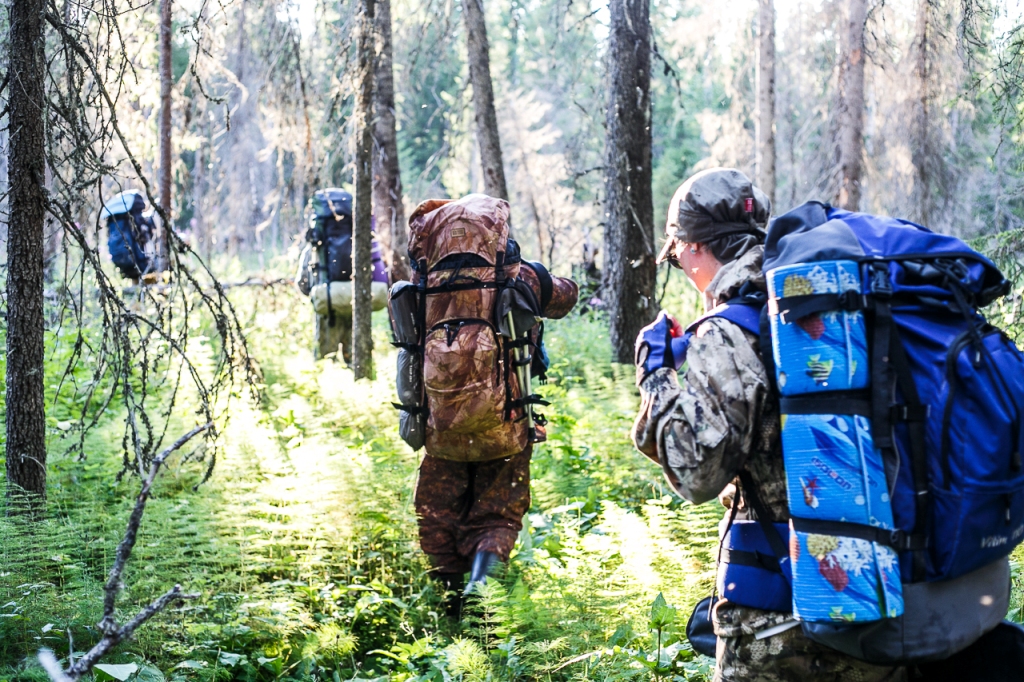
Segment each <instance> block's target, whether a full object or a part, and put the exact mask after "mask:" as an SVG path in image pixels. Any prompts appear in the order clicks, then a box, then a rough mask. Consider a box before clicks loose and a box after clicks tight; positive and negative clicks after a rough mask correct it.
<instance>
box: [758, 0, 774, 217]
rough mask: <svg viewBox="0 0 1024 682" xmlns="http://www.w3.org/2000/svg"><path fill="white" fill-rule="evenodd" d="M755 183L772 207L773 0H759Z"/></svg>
mask: <svg viewBox="0 0 1024 682" xmlns="http://www.w3.org/2000/svg"><path fill="white" fill-rule="evenodd" d="M758 8H759V11H758V24H757V116H755V118H754V120H755V126H756V128H757V150H756V152H755V155H754V158H755V165H756V167H757V173H756V176H757V184H758V186H759V187H760V188H761V191H762V192H764V193H765V194H767V195H768V199H769V200H770V201H771V202H772V206H773V207H774V206H775V0H758Z"/></svg>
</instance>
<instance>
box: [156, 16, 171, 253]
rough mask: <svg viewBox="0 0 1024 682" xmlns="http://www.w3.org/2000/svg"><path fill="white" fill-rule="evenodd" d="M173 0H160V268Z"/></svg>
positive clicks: (165, 236) (167, 212)
mask: <svg viewBox="0 0 1024 682" xmlns="http://www.w3.org/2000/svg"><path fill="white" fill-rule="evenodd" d="M172 84H173V83H172V74H171V0H160V208H161V209H162V215H161V216H160V217H161V220H160V228H159V230H158V231H157V234H156V262H157V269H158V270H163V269H165V268H166V267H167V258H168V257H169V256H170V250H169V249H168V248H167V247H168V241H169V234H170V230H171V86H172Z"/></svg>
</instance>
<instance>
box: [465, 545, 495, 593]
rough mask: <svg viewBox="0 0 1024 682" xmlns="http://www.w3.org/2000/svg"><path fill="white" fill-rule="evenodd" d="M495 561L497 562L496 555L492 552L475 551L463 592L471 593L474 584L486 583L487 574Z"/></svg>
mask: <svg viewBox="0 0 1024 682" xmlns="http://www.w3.org/2000/svg"><path fill="white" fill-rule="evenodd" d="M496 563H498V555H497V554H495V553H494V552H487V551H483V552H477V553H476V554H475V555H474V556H473V570H471V571H470V573H469V584H468V585H466V591H465V592H464V594H467V595H468V594H472V592H473V590H474V586H475V585H477V584H478V583H479V584H480V585H483V584H484V583H486V582H487V576H488V575H489V574H490V572H491V569H492V568H493V567H494V564H496Z"/></svg>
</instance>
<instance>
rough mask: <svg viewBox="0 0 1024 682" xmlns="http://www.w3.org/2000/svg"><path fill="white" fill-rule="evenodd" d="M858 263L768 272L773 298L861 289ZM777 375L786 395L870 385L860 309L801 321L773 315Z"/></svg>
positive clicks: (784, 268) (780, 269)
mask: <svg viewBox="0 0 1024 682" xmlns="http://www.w3.org/2000/svg"><path fill="white" fill-rule="evenodd" d="M857 267H858V266H857V263H855V262H853V261H827V262H822V263H806V264H800V265H787V266H784V267H780V268H775V269H773V270H771V271H769V272H768V294H769V296H770V297H771V298H773V299H776V298H785V297H791V296H806V295H810V294H837V293H841V292H844V291H857V292H859V291H860V276H859V274H858V270H857ZM771 326H772V337H773V338H774V339H775V343H774V344H773V353H774V356H775V367H776V379H777V380H778V385H779V392H780V393H781V394H782V395H784V396H790V395H800V394H805V393H816V392H819V391H843V390H849V389H857V388H864V387H866V386H867V385H868V358H867V334H866V331H865V327H864V315H863V313H862V312H861V311H859V310H857V311H843V310H832V311H827V312H823V313H814V314H812V315H807V316H806V317H802V318H800V319H798V320H794V319H789V318H787V319H786V321H785V323H783V322H782V320H781V316H779V315H772V316H771Z"/></svg>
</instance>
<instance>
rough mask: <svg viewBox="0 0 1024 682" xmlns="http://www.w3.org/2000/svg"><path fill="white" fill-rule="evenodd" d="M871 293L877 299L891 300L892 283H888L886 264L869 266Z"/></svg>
mask: <svg viewBox="0 0 1024 682" xmlns="http://www.w3.org/2000/svg"><path fill="white" fill-rule="evenodd" d="M871 293H872V294H873V295H874V296H876V297H878V298H892V282H891V281H889V264H888V263H887V262H881V263H872V264H871Z"/></svg>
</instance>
